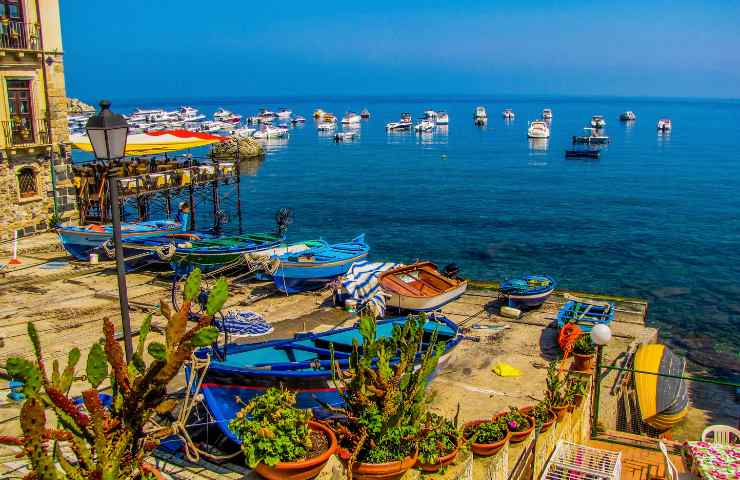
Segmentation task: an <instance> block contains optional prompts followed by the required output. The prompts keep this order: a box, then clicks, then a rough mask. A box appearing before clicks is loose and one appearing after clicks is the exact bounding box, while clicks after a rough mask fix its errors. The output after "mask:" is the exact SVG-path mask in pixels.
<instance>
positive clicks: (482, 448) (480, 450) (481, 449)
mask: <svg viewBox="0 0 740 480" xmlns="http://www.w3.org/2000/svg"><path fill="white" fill-rule="evenodd" d="M491 421H492V420H473V421H472V422H468V423H466V424H465V430H470V429H474V428H475V427H477V426H478V425H480V424H481V423H489V422H491ZM509 438H511V432H509V431H508V430H507V431H506V436H505V437H504V438H503V439H501V440H499V441H498V442H495V443H475V442H473V443H472V444H471V446H470V448H471V450H473V453H474V454H476V455H478V456H479V457H490V456H491V455H495V454H496V453H498V451H499V450H501V449H502V448H504V445H506V442H508V441H509Z"/></svg>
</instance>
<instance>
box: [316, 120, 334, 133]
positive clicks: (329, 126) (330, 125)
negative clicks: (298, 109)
mask: <svg viewBox="0 0 740 480" xmlns="http://www.w3.org/2000/svg"><path fill="white" fill-rule="evenodd" d="M317 128H318V129H319V130H323V131H330V130H334V129H335V128H337V124H336V123H334V122H321V123H319V126H318V127H317Z"/></svg>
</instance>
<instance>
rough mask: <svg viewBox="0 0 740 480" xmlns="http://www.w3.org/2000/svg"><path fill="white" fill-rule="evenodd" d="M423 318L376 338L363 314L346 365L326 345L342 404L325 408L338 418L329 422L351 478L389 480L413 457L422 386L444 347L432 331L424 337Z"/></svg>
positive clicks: (422, 407)
mask: <svg viewBox="0 0 740 480" xmlns="http://www.w3.org/2000/svg"><path fill="white" fill-rule="evenodd" d="M426 323H427V320H426V316H425V315H423V314H422V315H412V316H409V318H408V319H407V320H406V322H405V323H404V324H403V325H396V326H394V327H393V332H392V334H391V335H390V336H383V337H380V338H378V337H377V336H376V323H375V319H373V318H370V317H363V318H361V319H360V321H359V332H360V335H361V337H362V340H361V341H362V344H361V345H360V343H359V342H358V341H357V340H355V341H354V342H353V348H352V352H351V354H350V358H349V367H348V368H347V369H346V370H341V369H340V368H339V364H338V363H337V362H335V361H334V358H333V350H332V365H334V375H333V378H334V383H335V386H336V388H337V390H338V391H339V393H340V395H341V397H342V400H343V407H342V408H331V407H329V406H328V405H327V407H329V408H330V409H331V410H333V411H335V412H336V413H339V414H340V415H341V417H342V419H341V420H338V421H336V422H335V423H334V430H335V432H336V433H337V436H338V439H339V442H340V448H339V454H340V457H341V458H343V459H344V460H345V461H346V462H347V468H348V470H350V471H351V476H352V477H354V478H355V479H359V480H362V479H384V480H392V479H395V478H399V477H401V476H402V475H403V474H404V473H406V472H407V471H408V470H409V469H411V468H412V467H413V466H414V464H416V462H417V457H418V446H419V439H420V437H421V421H422V418H424V413H425V412H426V407H427V404H428V398H427V393H426V385H427V381H428V378H429V376H430V375H431V374H432V372H433V371H434V369H435V368H436V366H437V362H438V360H439V357H440V356H441V355H442V353H443V352H444V347H445V345H444V343H442V342H437V332H436V330H435V331H434V332H432V334H431V336H429V338H427V335H425V328H424V327H425V325H426ZM422 340H423V342H422ZM423 344H426V345H428V347H427V348H426V349H423Z"/></svg>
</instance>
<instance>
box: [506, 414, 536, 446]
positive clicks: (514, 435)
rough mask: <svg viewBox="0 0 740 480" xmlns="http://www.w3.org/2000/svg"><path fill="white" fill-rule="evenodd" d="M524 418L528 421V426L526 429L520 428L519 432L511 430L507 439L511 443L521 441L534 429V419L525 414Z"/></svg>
mask: <svg viewBox="0 0 740 480" xmlns="http://www.w3.org/2000/svg"><path fill="white" fill-rule="evenodd" d="M526 418H527V421H528V422H529V428H527V429H526V430H522V431H521V432H511V438H510V439H509V441H510V442H511V443H519V442H523V441H524V439H525V438H527V436H528V435H529V434H530V433H532V431H533V430H534V426H535V423H536V422H535V421H534V418H532V417H530V416H527V417H526Z"/></svg>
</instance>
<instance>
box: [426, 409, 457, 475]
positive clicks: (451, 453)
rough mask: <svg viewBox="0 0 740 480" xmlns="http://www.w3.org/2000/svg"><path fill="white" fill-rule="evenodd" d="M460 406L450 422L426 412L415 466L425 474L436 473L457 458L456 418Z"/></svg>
mask: <svg viewBox="0 0 740 480" xmlns="http://www.w3.org/2000/svg"><path fill="white" fill-rule="evenodd" d="M459 413H460V405H458V407H457V414H456V415H455V419H454V420H450V419H447V418H444V417H442V416H441V415H437V414H436V413H432V412H427V414H426V416H425V417H424V420H422V422H421V425H422V427H421V437H420V440H419V460H418V462H417V466H418V467H419V468H420V469H421V470H423V471H425V472H437V471H439V470H440V469H442V468H444V467H446V466H448V465H449V464H451V463H452V462H453V461H455V457H457V453H458V452H459V451H460V438H459V435H458V432H457V417H458V414H459Z"/></svg>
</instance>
